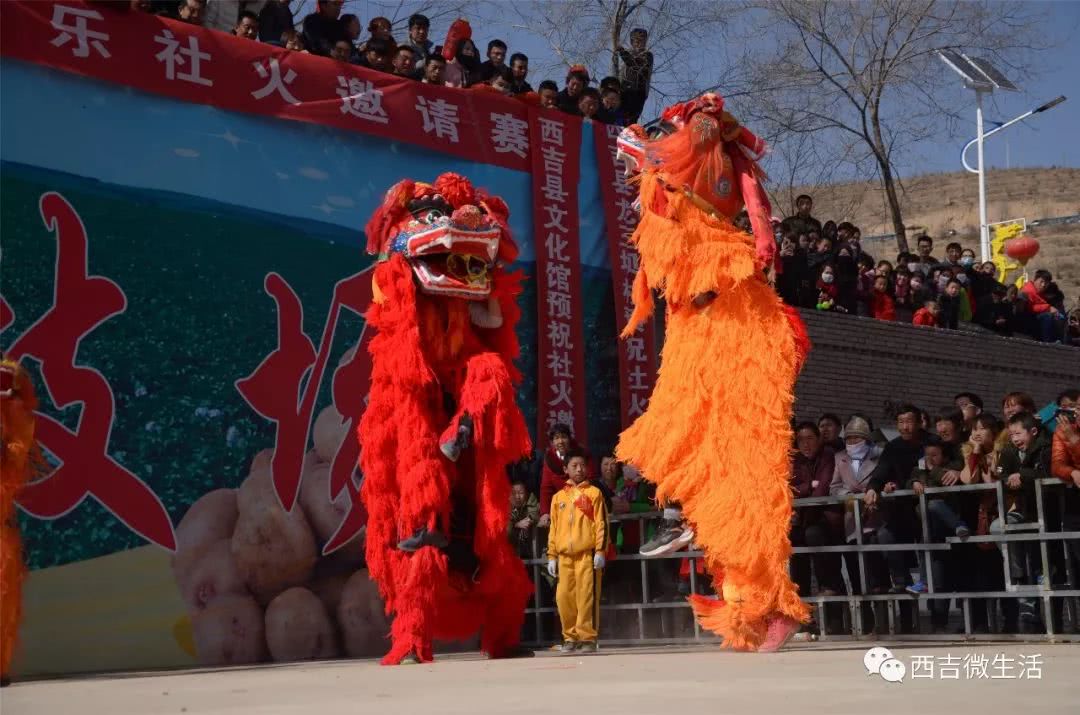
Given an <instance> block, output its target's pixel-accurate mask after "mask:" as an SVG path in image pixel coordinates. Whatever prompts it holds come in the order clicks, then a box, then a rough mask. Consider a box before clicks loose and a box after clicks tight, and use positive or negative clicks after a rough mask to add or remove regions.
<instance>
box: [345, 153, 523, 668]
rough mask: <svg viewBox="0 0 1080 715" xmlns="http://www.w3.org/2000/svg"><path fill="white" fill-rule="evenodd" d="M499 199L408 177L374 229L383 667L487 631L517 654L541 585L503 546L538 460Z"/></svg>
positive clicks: (497, 646)
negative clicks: (386, 644) (533, 455)
mask: <svg viewBox="0 0 1080 715" xmlns="http://www.w3.org/2000/svg"><path fill="white" fill-rule="evenodd" d="M508 217H509V210H508V209H507V206H506V204H505V203H504V202H503V201H502V199H500V198H498V197H496V196H491V195H489V194H487V193H486V192H484V191H483V190H479V189H474V188H473V186H472V184H470V183H469V181H468V180H467V179H465V178H464V177H462V176H458V175H456V174H443V175H441V176H439V178H438V179H436V180H435V182H434V184H425V183H421V182H414V181H411V180H405V181H402V182H400V183H398V184H396V185H395V186H394V187H393V188H391V189H390V191H389V192H388V193H387V195H386V200H385V201H384V203H383V205H382V206H381V207H380V208H379V209H378V210H377V211H376V212H375V215H374V216H372V218H371V220H370V221H369V222H368V225H367V228H366V232H367V236H368V251H369V252H370V253H378V254H379V263H378V265H377V266H376V267H375V271H374V286H373V289H374V290H373V295H374V302H373V305H372V307H371V309H370V311H369V312H368V315H367V321H368V326H369V327H371V328H374V329H375V331H376V334H375V336H374V337H373V338H372V339H371V343H370V351H371V356H372V368H371V391H370V394H369V397H368V406H367V409H366V410H365V412H364V416H363V418H362V420H361V422H360V427H359V435H360V444H361V450H362V451H361V457H360V467H361V471H362V472H363V474H364V482H363V486H362V491H361V494H362V498H363V500H364V505H365V507H366V508H367V511H368V522H367V564H368V569H369V571H370V574H371V576H372V578H373V579H374V580H375V581H376V582H377V583H378V584H379V591H380V593H381V595H382V597H383V600H384V602H385V606H386V611H387V613H388V614H391V615H392V616H393V626H392V627H391V641H392V643H391V648H390V652H389V653H387V655H386V657H385V658H383V663H384V664H387V665H396V664H398V663H401V662H402V661H403V660H405V659H409V660H410V661H411V660H417V661H421V662H426V661H430V660H431V659H432V640H433V639H435V638H438V639H446V640H460V639H464V638H468V637H470V636H472V635H473V634H475V633H476V632H477V631H479V632H480V637H481V640H480V645H481V649H482V650H483V651H484V652H486V653H487V654H488V655H489V656H491V657H500V656H506V655H510V654H511V653H512V652H513V651H515V650H516V648H517V646H518V640H519V633H520V629H521V624H522V622H523V620H524V611H525V604H526V602H527V601H528V598H529V594H530V593H531V591H532V584H531V582H530V581H529V578H528V576H527V575H526V573H525V568H524V567H523V565H522V563H521V560H520V559H519V558H518V557H517V556H516V555H515V554H514V551H513V549H512V548H511V545H510V543H509V541H508V540H507V538H506V529H507V522H508V519H509V504H510V501H509V499H510V484H509V480H508V479H507V477H506V471H505V469H506V466H507V465H508V464H510V463H511V462H514V461H516V460H518V459H520V458H521V457H522V456H525V455H527V454H528V453H529V452H530V450H531V445H530V442H529V436H528V431H527V429H526V427H525V420H524V418H523V417H522V414H521V411H520V410H519V409H518V407H517V405H516V403H515V399H514V398H515V396H514V387H515V385H516V384H517V382H518V381H519V380H520V375H519V374H518V372H517V370H516V369H515V367H514V365H513V360H514V358H516V357H517V355H518V342H517V336H516V335H515V333H514V325H515V323H516V322H517V319H518V317H519V314H520V313H519V310H518V308H517V304H516V302H515V299H516V296H517V295H518V293H519V292H520V290H521V288H520V280H521V279H520V276H519V275H518V274H508V273H506V272H505V270H504V266H506V265H508V264H510V263H511V262H512V261H513V260H514V258H515V257H516V255H517V248H516V246H515V245H514V242H513V240H512V238H511V236H510V232H509V229H508V227H507V220H508Z"/></svg>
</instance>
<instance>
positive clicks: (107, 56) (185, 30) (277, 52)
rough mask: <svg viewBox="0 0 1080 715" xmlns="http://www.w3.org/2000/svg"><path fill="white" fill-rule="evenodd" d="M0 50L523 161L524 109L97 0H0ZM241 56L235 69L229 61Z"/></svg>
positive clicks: (465, 152)
mask: <svg viewBox="0 0 1080 715" xmlns="http://www.w3.org/2000/svg"><path fill="white" fill-rule="evenodd" d="M0 54H3V56H5V57H12V58H16V59H21V60H26V61H28V62H35V63H38V64H43V65H48V66H50V67H56V68H57V69H61V70H64V71H66V72H74V73H76V74H80V75H85V76H87V77H92V78H94V79H99V80H104V81H107V82H115V83H118V84H123V85H128V86H130V87H135V88H137V89H141V90H144V91H147V92H153V93H156V94H161V95H166V96H169V97H173V98H175V99H179V100H183V101H185V102H193V103H197V104H211V105H214V106H216V107H221V108H222V109H228V110H233V111H238V112H246V113H250V114H262V115H269V116H273V117H278V118H282V119H290V120H295V121H301V122H313V123H317V124H325V125H328V126H333V127H338V128H341V129H352V130H355V131H360V132H363V133H365V134H374V135H376V136H381V137H386V138H388V139H393V140H397V141H402V142H408V143H410V144H416V145H418V146H422V147H424V148H428V149H432V150H435V151H441V152H446V153H448V154H453V155H456V156H461V157H465V158H468V159H471V160H474V161H482V162H484V163H488V164H495V165H497V166H504V167H507V168H510V169H517V170H520V171H528V170H529V161H528V154H529V132H528V128H527V124H526V120H527V115H528V108H527V107H526V106H525V105H524V104H522V103H521V102H520V101H518V100H515V99H511V98H508V97H503V96H501V95H498V94H495V93H492V92H483V91H462V90H460V89H452V88H448V87H438V86H433V85H428V84H423V83H420V82H415V81H413V80H408V79H401V78H398V77H394V76H393V75H390V74H386V73H383V72H376V71H374V70H370V69H366V68H363V67H357V66H355V65H348V64H344V63H341V62H337V61H335V60H332V59H330V58H328V57H320V56H317V55H312V54H307V53H302V52H291V51H288V50H285V49H282V48H279V47H274V46H273V45H268V44H266V43H263V42H253V41H251V40H245V39H241V38H238V37H234V36H232V35H228V34H226V33H223V32H217V31H214V30H209V29H206V28H202V27H198V26H195V25H189V24H186V23H182V22H178V21H174V20H170V19H167V18H162V17H157V16H155V15H149V14H145V13H137V12H127V11H119V10H116V9H113V8H110V7H109V6H106V5H102V4H96V3H94V4H89V3H84V2H78V1H76V0H72V1H71V2H55V3H54V2H4V3H0ZM239 67H244V68H245V71H238V68H239Z"/></svg>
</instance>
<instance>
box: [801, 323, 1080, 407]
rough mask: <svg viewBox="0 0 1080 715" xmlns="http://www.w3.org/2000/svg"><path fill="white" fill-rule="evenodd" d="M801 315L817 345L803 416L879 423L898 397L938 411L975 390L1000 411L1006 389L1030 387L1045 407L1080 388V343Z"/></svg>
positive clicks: (804, 383) (806, 376)
mask: <svg viewBox="0 0 1080 715" xmlns="http://www.w3.org/2000/svg"><path fill="white" fill-rule="evenodd" d="M802 316H803V320H805V321H806V325H807V328H808V329H809V331H810V339H811V340H812V341H813V343H814V349H813V351H811V353H810V358H809V360H807V363H806V366H805V367H804V368H803V371H802V375H801V376H800V377H799V382H798V383H797V385H796V397H797V400H796V403H795V414H796V416H797V417H798V419H816V418H817V416H818V415H820V414H821V413H822V412H835V413H836V414H838V415H840V416H841V417H842V418H843V417H846V416H847V415H849V414H851V413H852V412H863V413H865V414H867V415H869V416H870V417H872V418H873V420H874V423H875V424H876V425H877V424H882V423H883V422H889V421H891V419H892V412H891V406H894V405H896V404H898V403H900V402H913V403H914V404H916V405H918V406H919V407H922V408H923V409H925V410H927V411H928V412H931V413H933V412H934V411H936V410H937V409H939V408H941V407H945V406H947V405H951V404H952V398H953V395H955V394H956V393H957V392H974V393H975V394H977V395H979V396H980V397H982V398H983V401H984V402H985V404H986V409H987V410H988V411H990V412H993V413H994V414H997V415H998V416H1000V414H1001V398H1002V397H1003V396H1004V395H1005V393H1007V392H1012V391H1014V390H1019V391H1024V392H1028V393H1030V394H1031V395H1032V397H1034V398H1035V404H1037V405H1039V406H1040V407H1041V406H1042V405H1044V404H1046V403H1047V402H1049V401H1050V400H1053V399H1054V398H1055V397H1056V396H1057V394H1058V393H1059V392H1060V391H1061V390H1063V389H1065V388H1067V387H1072V388H1080V348H1075V347H1065V346H1061V345H1045V344H1041V343H1036V342H1032V341H1030V340H1020V339H1012V338H1000V337H997V336H996V335H986V334H977V333H967V332H962V331H961V332H956V331H950V330H935V329H931V328H920V327H915V326H913V325H904V324H900V323H889V322H885V321H880V320H872V319H870V318H859V317H855V316H850V315H841V314H837V313H822V312H819V311H812V310H804V311H802Z"/></svg>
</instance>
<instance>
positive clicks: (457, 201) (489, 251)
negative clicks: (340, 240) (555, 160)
mask: <svg viewBox="0 0 1080 715" xmlns="http://www.w3.org/2000/svg"><path fill="white" fill-rule="evenodd" d="M509 217H510V211H509V209H508V208H507V206H506V203H505V202H504V201H503V200H502V199H500V198H499V197H497V196H492V195H490V194H488V193H487V192H486V191H484V190H483V189H476V188H475V187H473V185H472V183H471V182H470V181H469V180H468V179H466V178H465V177H464V176H460V175H458V174H451V173H446V174H441V175H440V176H439V177H438V178H437V179H435V181H434V183H430V184H428V183H424V182H420V181H413V180H412V179H405V180H403V181H399V182H398V183H397V184H394V186H393V187H391V188H390V190H389V191H388V192H387V193H386V198H385V200H384V201H383V203H382V206H380V207H379V208H378V209H377V210H376V211H375V214H374V215H373V216H372V217H371V220H370V221H369V222H368V224H367V227H366V229H365V230H366V233H367V237H368V244H367V250H368V253H371V254H377V255H378V257H379V260H380V261H385V260H388V259H389V258H390V256H392V255H393V254H395V253H397V254H401V255H402V256H403V257H404V258H405V260H406V261H408V263H409V265H410V267H411V268H412V271H413V275H414V277H415V278H416V282H417V285H418V286H419V287H420V290H421V291H422V292H424V293H427V294H429V295H435V296H445V297H453V298H464V299H466V300H477V301H479V300H486V299H487V298H488V296H489V295H490V294H491V285H492V272H493V271H494V270H496V268H497V267H499V266H500V265H506V264H509V263H512V262H513V261H514V259H515V258H516V257H517V246H516V245H515V244H514V241H513V239H512V238H511V236H510V230H509V226H508V221H509Z"/></svg>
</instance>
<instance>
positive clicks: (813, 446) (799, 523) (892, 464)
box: [510, 389, 1080, 635]
mask: <svg viewBox="0 0 1080 715" xmlns="http://www.w3.org/2000/svg"><path fill="white" fill-rule="evenodd" d="M983 408H984V403H983V400H982V399H980V397H979V396H978V395H975V394H972V393H969V392H964V393H960V394H958V395H956V396H955V398H954V399H953V404H951V405H948V406H947V407H943V408H941V409H938V410H936V411H935V412H933V413H928V412H926V411H925V410H922V409H920V408H918V407H916V406H914V405H910V404H904V405H901V406H899V407H898V408H897V410H896V416H895V425H894V428H895V431H894V430H883V429H876V428H875V426H874V424H873V421H872V420H871V419H870V418H869V417H867V416H865V415H862V414H853V415H850V416H849V417H848V418H847V419H846V420H845V419H842V418H841V417H840V416H838V415H834V414H824V415H821V417H820V418H819V419H818V420H817V421H816V422H810V421H806V422H800V423H798V424H797V425H796V426H795V440H794V445H793V455H794V456H793V459H792V467H791V475H790V479H791V489H792V492H793V494H794V496H795V497H796V498H797V499H798V498H806V497H829V496H832V497H846V498H847V499H848V500H849V501H850V500H851V499H858V500H860V501H861V510H862V518H861V520H860V521H859V526H860V527H861V535H857V534H856V531H857V528H859V527H857V526H856V520H855V518H854V511H853V509H852V507H851V505H850V504H848V505H847V506H846V507H845V505H841V504H836V505H826V506H808V507H798V508H797V509H796V510H795V512H794V515H793V519H792V525H791V541H792V544H793V545H794V546H811V547H821V546H840V545H845V544H853V543H855V542H856V541H857V539H858V537H859V536H861V541H862V543H863V544H870V545H873V544H903V543H910V544H916V543H918V542H921V541H922V531H921V528H920V520H919V512H918V509H919V500H918V498H917V497H918V496H919V495H920V494H923V493H924V491H925V489H927V488H940V487H951V486H956V485H966V484H992V483H995V482H998V481H1000V482H1004V490H1005V491H1004V494H1005V499H1004V504H1003V506H1004V509H1003V510H1002V511H1000V512H999V510H998V502H997V497H996V493H995V492H994V491H974V492H973V491H963V490H957V491H954V492H951V493H942V492H934V493H931V494H927V495H926V496H927V502H926V509H927V522H928V524H929V541H930V542H932V543H942V542H944V541H945V539H947V538H949V537H955V538H954V540H953V543H952V545H951V548H950V549H948V550H945V551H934V552H932V553H933V556H932V558H931V559H930V561H929V563H928V562H927V560H926V558H925V557H924V554H923V553H919V554H918V555H916V552H915V549H914V548H913V549H912V550H911V551H878V552H872V553H865V554H864V561H863V563H864V564H865V566H866V571H867V573H866V574H865V582H866V584H867V587H868V589H869V592H870V593H871V594H886V593H892V594H897V595H903V596H904V599H903V600H902V601H901V608H900V612H901V619H900V621H901V622H900V624H899V630H900V631H901V632H912V630H914V628H915V624H914V622H913V619H914V609H913V605H914V603H915V599H917V598H918V597H919V596H920V595H924V594H926V593H927V592H928V587H927V583H928V581H929V574H928V573H927V571H928V569H932V570H933V581H934V590H935V592H937V593H942V592H948V593H953V592H955V593H962V592H969V593H971V592H995V591H997V592H1002V591H1006V590H1007V587H1006V585H1005V582H1004V578H1005V577H1004V572H1003V559H1002V554H1001V552H1000V549H1001V547H1000V546H999V545H996V544H993V543H987V542H980V543H966V540H967V539H968V538H970V537H971V536H974V535H978V536H984V535H988V534H1001V533H1004V529H1003V526H1004V525H1006V524H1008V525H1010V526H1016V525H1022V524H1032V523H1034V522H1036V521H1037V520H1038V514H1037V512H1036V503H1035V482H1036V481H1037V480H1039V479H1045V478H1056V479H1058V480H1060V481H1061V482H1063V487H1064V488H1063V489H1058V490H1054V489H1051V490H1048V491H1045V492H1044V511H1043V514H1044V517H1043V518H1044V523H1045V526H1046V528H1047V530H1048V531H1080V425H1078V421H1080V390H1077V389H1067V390H1064V391H1062V392H1061V393H1060V394H1059V395H1058V397H1057V399H1056V401H1055V402H1054V403H1053V404H1052V405H1048V406H1046V407H1045V408H1043V409H1042V410H1039V409H1038V408H1037V406H1036V405H1035V403H1034V400H1033V399H1032V398H1031V397H1030V396H1029V395H1027V394H1025V393H1021V392H1013V393H1009V394H1008V395H1006V396H1005V398H1004V399H1003V401H1002V404H1001V412H1000V416H998V415H995V414H991V413H990V412H989V411H984V409H983ZM886 432H887V433H889V434H893V433H895V434H896V436H895V437H894V438H892V439H888V438H887V437H886ZM548 436H549V443H548V447H547V449H546V451H545V452H544V453H543V456H542V457H541V458H540V459H539V460H538V462H537V463H536V464H533V465H529V464H526V463H523V464H521V465H519V466H518V467H517V468H516V469H515V470H513V473H512V474H511V479H512V481H513V490H512V497H511V515H512V518H511V523H510V538H511V540H512V541H513V542H514V544H515V546H516V547H517V550H518V553H519V554H520V555H521V556H522V558H525V559H529V558H534V553H533V551H532V547H531V544H532V541H533V537H534V534H535V532H536V530H537V529H544V528H546V527H547V525H548V520H547V517H546V516H545V514H546V512H547V511H548V508H549V507H550V501H551V498H552V497H553V496H554V494H555V493H556V492H557V491H558V490H559V489H561V488H562V486H563V485H564V484H565V483H566V479H567V477H566V474H565V470H564V469H563V467H562V460H561V458H560V455H561V454H567V453H570V452H572V451H574V450H577V449H578V448H577V446H576V444H575V443H574V441H573V439H572V437H571V434H570V428H569V427H567V426H565V425H556V426H555V427H554V428H553V429H552V430H551V432H550V433H549V435H548ZM575 453H576V452H575ZM593 476H594V483H595V484H596V486H598V487H600V489H601V491H602V493H603V494H604V496H605V499H606V500H607V501H608V504H609V511H610V513H612V514H614V515H615V516H619V515H628V514H634V513H644V512H653V511H655V510H656V505H655V502H654V501H653V495H654V493H653V491H652V489H651V488H650V485H649V484H648V483H647V482H645V481H644V480H642V479H641V477H640V475H639V474H638V473H637V472H636V471H635V470H633V469H632V468H631V467H629V466H628V465H621V464H620V463H618V462H617V461H616V459H615V458H614V457H613V456H610V455H608V456H605V457H603V458H602V459H601V460H600V461H599V462H598V463H597V464H596V465H594V470H593ZM900 490H908V494H906V495H903V494H901V495H896V496H894V497H890V498H885V497H884V495H887V494H890V493H895V492H898V491H900ZM1059 498H1060V499H1061V500H1062V501H1061V502H1060V503H1059V501H1058V499H1059ZM545 502H546V503H547V505H546V506H545ZM1059 505H1060V507H1061V508H1060V509H1059ZM645 526H646V528H647V529H651V524H649V523H648V522H645ZM640 528H641V522H640V521H639V520H633V519H631V520H623V521H619V522H618V523H617V524H614V525H613V531H612V535H613V539H614V541H615V543H616V547H617V548H616V551H617V552H618V553H636V552H637V550H638V547H639V546H640V544H642V543H643V542H644V541H646V540H647V538H648V537H649V534H641V533H640V532H639V530H640ZM542 541H543V540H542V539H541V542H542ZM1063 543H1064V549H1066V550H1067V551H1063V546H1062V544H1063ZM1049 556H1050V573H1043V569H1042V560H1041V557H1040V547H1039V542H1037V541H1017V542H1012V543H1011V544H1010V545H1009V548H1008V557H1009V560H1008V564H1009V572H1010V573H1009V577H1010V581H1011V583H1012V584H1014V585H1020V586H1021V587H1022V586H1023V585H1031V586H1033V585H1035V584H1040V585H1041V584H1044V583H1046V582H1049V583H1052V584H1053V585H1054V586H1055V587H1057V588H1060V587H1062V585H1063V584H1064V583H1065V582H1066V578H1067V568H1066V564H1065V559H1066V558H1071V559H1073V561H1074V568H1073V572H1074V573H1080V540H1072V541H1065V542H1061V541H1053V542H1050V547H1049ZM679 561H680V560H672V561H669V562H667V563H669V564H673V565H674V566H675V567H674V568H671V569H667V571H666V575H667V577H668V580H669V584H668V585H669V586H672V587H673V590H675V591H677V592H678V593H681V594H682V595H685V594H686V593H687V592H688V590H689V565H688V563H687V562H688V559H682V560H681V561H682V563H681V564H680V563H679ZM614 563H616V564H617V563H618V561H617V559H616V561H615V562H614ZM811 564H812V568H811ZM699 566H700V564H699ZM790 568H791V574H792V579H793V580H794V581H795V583H796V584H798V586H799V591H800V593H801V594H803V595H804V596H809V595H824V596H836V595H841V594H844V593H847V592H849V591H850V592H851V593H855V594H861V593H862V587H861V584H862V582H863V578H862V577H861V576H860V564H859V559H858V557H857V556H856V554H855V553H853V552H848V553H844V554H842V555H841V554H839V553H835V552H830V553H814V554H812V555H796V556H794V557H792V559H791V563H790ZM633 569H634V570H635V573H636V569H637V564H636V562H634V565H633ZM845 571H846V574H847V578H846V579H845V578H844V572H845ZM697 575H698V583H699V584H703V583H704V584H705V585H704V586H702V587H701V588H700V590H706V591H707V590H708V584H707V581H708V579H707V576H706V575H705V574H704V571H703V570H700V569H699V570H698V572H697ZM607 578H608V577H607V576H605V579H607ZM635 580H636V577H635ZM815 586H816V588H815ZM1072 587H1073V588H1075V587H1076V586H1075V585H1073V586H1072ZM656 588H657V590H663V589H664V584H658V585H657V587H656ZM909 596H910V600H909V599H908V597H909ZM1040 603H1041V601H1040V600H1039V599H1037V598H1034V597H1020V598H1002V599H1000V600H999V602H998V604H996V605H995V606H993V608H994V609H999V610H1000V616H1001V618H1000V620H999V623H1000V624H1001V626H1000V630H1001V632H1004V633H1039V632H1045V631H1046V624H1045V622H1044V614H1043V613H1042V612H1041V610H1040ZM1054 604H1055V607H1054V609H1053V614H1052V617H1053V618H1055V620H1056V621H1057V622H1056V623H1055V624H1054V625H1055V627H1056V630H1055V632H1061V627H1062V623H1061V618H1062V614H1061V603H1060V599H1054ZM950 605H951V604H950V602H949V600H948V599H930V600H928V610H929V613H930V626H931V628H932V629H933V631H934V632H939V633H944V632H949V629H951V628H956V627H957V624H958V623H959V621H960V614H959V611H958V610H957V611H955V612H952V616H953V618H952V620H950V614H951V609H950ZM985 606H986V604H985V602H983V601H981V600H977V601H975V602H974V604H973V607H972V608H971V611H970V612H971V618H972V627H973V630H974V631H975V632H989V630H990V627H991V624H990V622H989V620H988V618H987V608H986V607H985ZM956 608H957V609H959V608H960V604H959V602H958V603H957V605H956ZM840 609H841V605H840V604H835V603H830V604H829V606H828V607H827V608H826V621H827V622H826V623H816V622H815V623H812V624H810V626H809V628H810V629H812V630H818V631H820V630H821V629H828V632H830V633H831V634H834V635H835V634H839V633H841V632H842V626H841V615H840ZM875 618H877V620H875ZM1074 619H1075V616H1074ZM862 621H863V628H864V630H865V631H866V632H867V633H870V632H875V630H876V632H878V633H887V632H888V625H887V619H886V618H885V616H884V615H882V614H881V613H880V612H879V613H875V611H874V609H873V608H872V607H871V606H870V604H869V603H866V604H864V605H863V613H862ZM1073 627H1074V628H1075V627H1076V623H1075V622H1074V623H1073ZM961 630H962V629H961Z"/></svg>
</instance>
